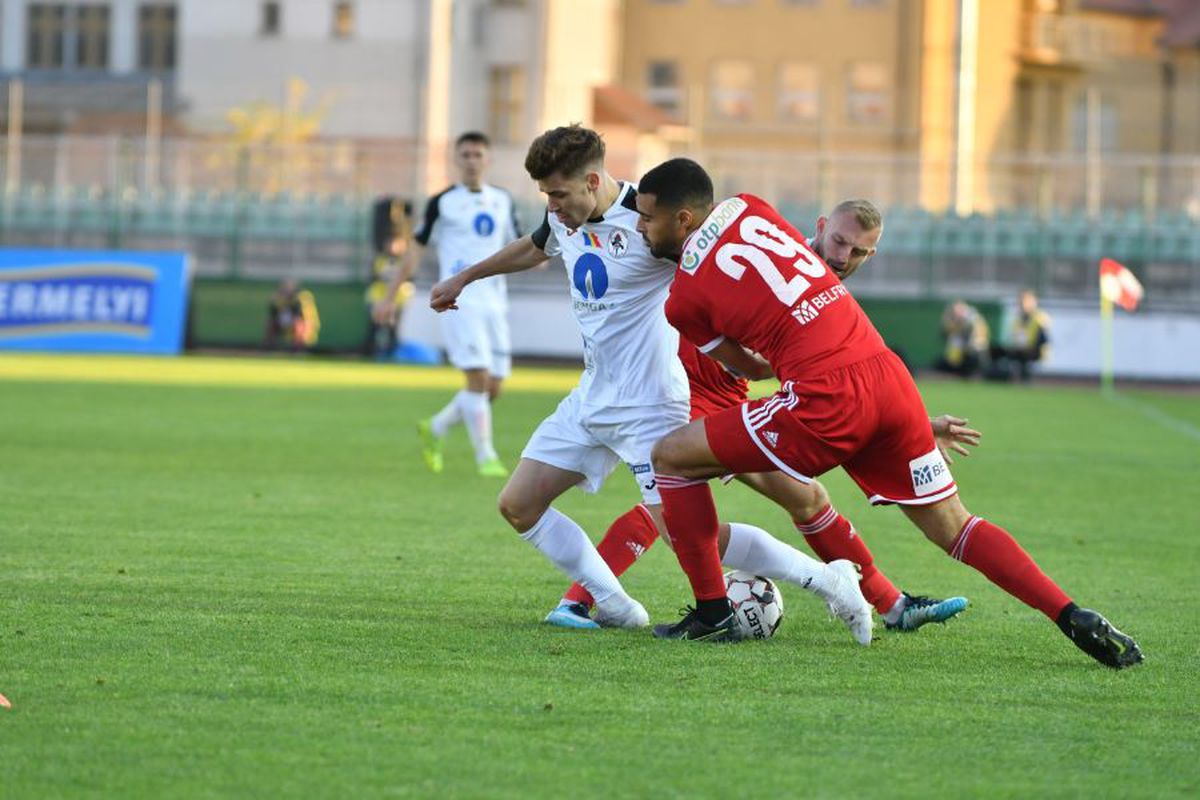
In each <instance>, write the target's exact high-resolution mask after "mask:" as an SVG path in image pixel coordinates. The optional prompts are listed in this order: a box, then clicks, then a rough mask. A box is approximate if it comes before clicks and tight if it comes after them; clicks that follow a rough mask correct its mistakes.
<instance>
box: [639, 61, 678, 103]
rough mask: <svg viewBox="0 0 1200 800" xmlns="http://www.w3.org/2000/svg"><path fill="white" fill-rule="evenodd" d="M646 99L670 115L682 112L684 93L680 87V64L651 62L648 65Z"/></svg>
mask: <svg viewBox="0 0 1200 800" xmlns="http://www.w3.org/2000/svg"><path fill="white" fill-rule="evenodd" d="M646 99H647V100H649V101H650V103H651V104H652V105H654V106H657V107H658V108H661V109H662V110H663V111H665V112H667V113H668V114H671V115H676V114H678V113H679V112H680V110H681V109H680V106H681V105H682V103H681V102H680V101H681V100H682V99H683V92H682V90H681V89H680V86H679V64H677V63H676V62H674V61H651V62H650V63H649V64H647V65H646Z"/></svg>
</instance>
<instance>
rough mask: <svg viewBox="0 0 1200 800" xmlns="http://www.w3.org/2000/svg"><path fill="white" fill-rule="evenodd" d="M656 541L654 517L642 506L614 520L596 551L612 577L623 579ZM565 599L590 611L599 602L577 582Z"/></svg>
mask: <svg viewBox="0 0 1200 800" xmlns="http://www.w3.org/2000/svg"><path fill="white" fill-rule="evenodd" d="M657 538H658V528H657V527H655V525H654V517H652V516H650V512H649V511H647V510H646V507H645V506H644V505H641V504H640V503H639V504H638V505H636V506H634V507H633V508H631V509H629V510H628V511H626V512H625V513H624V514H622V515H621V516H619V517H617V518H616V519H615V520H613V524H612V525H609V526H608V530H607V531H606V532H605V534H604V538H603V539H601V540H600V544H598V545H596V550H597V551H598V552H599V553H600V557H601V558H603V559H604V563H605V564H608V566H609V569H611V570H612V571H613V574H614V575H616V576H618V577H620V576H621V575H622V574H623V573H624V572H625V570H627V569H629V568H630V567H631V566H633V562H635V561H637V560H638V559H639V558H641V557H642V554H643V553H645V552H646V551H647V550H649V549H650V545H652V544H654V540H655V539H657ZM563 599H564V600H566V601H568V602H571V603H583V604H584V605H586V606H587V607H588V608H591V607H592V606H593V605H595V602H596V601H595V600H593V599H592V596H591V595H590V594H588V590H587V589H585V588H583V586H581V585H580V584H578V583H573V584H571V588H570V589H567V593H566V594H564V595H563Z"/></svg>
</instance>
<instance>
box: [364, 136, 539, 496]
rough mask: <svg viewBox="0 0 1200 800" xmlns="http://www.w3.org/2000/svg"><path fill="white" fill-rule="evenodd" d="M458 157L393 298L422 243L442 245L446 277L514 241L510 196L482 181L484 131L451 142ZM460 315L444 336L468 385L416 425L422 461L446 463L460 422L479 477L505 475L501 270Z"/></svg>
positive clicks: (381, 310)
mask: <svg viewBox="0 0 1200 800" xmlns="http://www.w3.org/2000/svg"><path fill="white" fill-rule="evenodd" d="M454 163H455V166H456V167H457V168H458V173H459V182H458V183H456V184H454V185H453V186H451V187H450V188H448V189H446V190H444V191H442V192H440V193H439V194H437V195H435V196H433V197H431V198H430V199H429V202H428V204H427V205H426V206H425V216H424V218H423V219H422V221H421V224H420V227H418V228H417V230H416V233H414V234H413V239H414V240H415V241H414V243H413V246H412V247H410V248H409V249H408V252H407V254H406V257H405V261H404V264H403V266H402V267H401V269H400V270H399V272H398V274H397V275H396V278H395V279H394V282H393V285H392V286H391V287H389V289H388V292H387V293H386V294H385V295H384V296H385V297H386V298H392V297H394V296H395V294H396V289H398V288H399V287H400V285H401V284H403V283H404V281H407V280H409V278H410V277H411V276H412V274H413V272H415V271H416V269H417V266H418V264H420V261H421V256H422V254H423V253H424V251H425V247H426V246H427V245H428V244H429V243H430V241H431V240H433V241H434V242H435V244H436V246H437V260H438V272H439V278H440V279H441V280H445V279H447V278H449V277H451V276H453V275H456V274H458V273H459V272H461V271H462V270H463V269H465V268H466V267H468V266H470V265H471V264H474V263H475V262H477V261H480V260H482V259H484V258H486V257H487V256H490V255H491V254H493V253H495V252H496V251H497V250H499V249H500V248H501V247H503V246H504V245H506V244H508V243H509V242H511V241H513V240H514V239H517V238H518V237H519V236H520V235H521V231H520V229H519V227H518V224H517V218H516V213H515V207H514V205H513V200H512V196H511V195H509V193H508V192H506V191H504V190H503V189H500V188H497V187H495V186H492V185H490V184H487V183H485V182H484V176H485V174H486V173H487V168H488V166H489V164H490V145H489V142H488V138H487V136H485V135H484V134H482V133H478V132H474V131H471V132H468V133H464V134H462V135H461V136H459V137H458V140H457V141H456V142H455V143H454ZM458 307H459V313H457V314H450V315H445V316H443V317H442V318H441V325H442V339H443V340H444V342H445V345H446V353H447V355H448V356H449V359H450V363H451V364H453V365H454V366H456V367H458V368H459V369H460V370H462V371H463V375H464V376H465V378H466V388H465V389H463V390H462V391H460V392H459V393H458V394H456V395H454V397H453V398H451V400H450V402H449V403H447V404H446V406H445V408H443V409H442V410H441V411H439V412H438V413H437V414H434V415H433V417H431V418H429V419H425V420H421V421H420V422H419V423H417V432H418V433H419V434H420V436H421V447H422V451H423V453H422V454H423V456H424V458H425V464H426V465H427V466H428V467H429V468H430V469H431V470H433V471H434V472H441V471H442V467H443V459H442V439H443V437H445V435H446V433H447V431H449V429H450V428H451V427H453V426H454V425H456V424H457V423H459V422H463V423H465V424H466V427H467V434H468V436H470V438H471V444H472V446H473V447H474V448H475V461H476V464H477V468H478V470H479V474H480V475H484V476H486V477H495V478H503V477H507V476H508V469H506V468H505V466H504V465H503V464H502V463H501V462H500V459H499V457H498V456H497V455H496V450H495V448H494V447H493V445H492V410H491V403H492V401H494V400H495V399H496V398H497V397H498V396H499V394H500V387H501V384H502V383H503V381H504V379H505V378H507V377H508V375H509V372H510V371H511V369H512V345H511V343H510V341H511V340H510V336H509V330H508V288H507V286H506V285H505V280H504V277H503V276H499V275H498V276H496V277H492V278H488V279H487V280H482V281H479V282H476V283H474V284H473V285H472V286H471V287H470V288H469V289H466V290H464V291H463V293H462V295H461V296H460V297H459V298H458ZM391 314H392V301H391V300H390V299H389V300H385V301H384V302H381V303H380V304H379V305H378V306H377V307H376V309H375V318H376V319H377V320H380V319H388V318H390V317H391Z"/></svg>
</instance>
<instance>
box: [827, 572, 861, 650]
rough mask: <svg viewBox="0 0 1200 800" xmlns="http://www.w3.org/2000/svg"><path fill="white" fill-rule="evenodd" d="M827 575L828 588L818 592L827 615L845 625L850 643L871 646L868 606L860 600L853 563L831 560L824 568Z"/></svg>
mask: <svg viewBox="0 0 1200 800" xmlns="http://www.w3.org/2000/svg"><path fill="white" fill-rule="evenodd" d="M825 569H826V571H827V573H828V575H829V578H830V581H829V588H828V589H826V590H825V591H823V592H820V593H819V594H820V596H821V597H822V598H823V599H824V600H825V605H826V607H827V608H828V609H829V613H830V614H832V615H833V616H835V617H837V618H838V619H840V620H841V621H842V622H844V623H846V627H847V628H849V629H850V633H851V634H852V635H853V636H854V641H856V642H858V643H859V644H861V645H868V644H870V643H871V626H872V625H873V624H874V619H873V618H872V616H871V604H870V603H868V602H867V598H865V597H863V593H862V589H861V588H860V587H859V585H858V582H859V581H860V580H862V576H861V575H859V574H858V568H857V567H855V566H854V563H853V562H851V561H847V560H846V559H839V560H837V561H831V562H829V563H828V564H826V565H825Z"/></svg>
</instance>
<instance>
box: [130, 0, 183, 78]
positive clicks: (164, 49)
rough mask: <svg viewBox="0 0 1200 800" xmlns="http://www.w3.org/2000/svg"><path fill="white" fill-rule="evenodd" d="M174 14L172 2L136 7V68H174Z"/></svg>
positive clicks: (155, 69) (157, 69)
mask: <svg viewBox="0 0 1200 800" xmlns="http://www.w3.org/2000/svg"><path fill="white" fill-rule="evenodd" d="M176 16H177V14H176V11H175V5H174V4H173V3H153V4H143V5H142V6H141V7H140V8H138V68H140V69H143V70H147V71H165V70H172V69H175V35H176V31H175V27H176Z"/></svg>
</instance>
